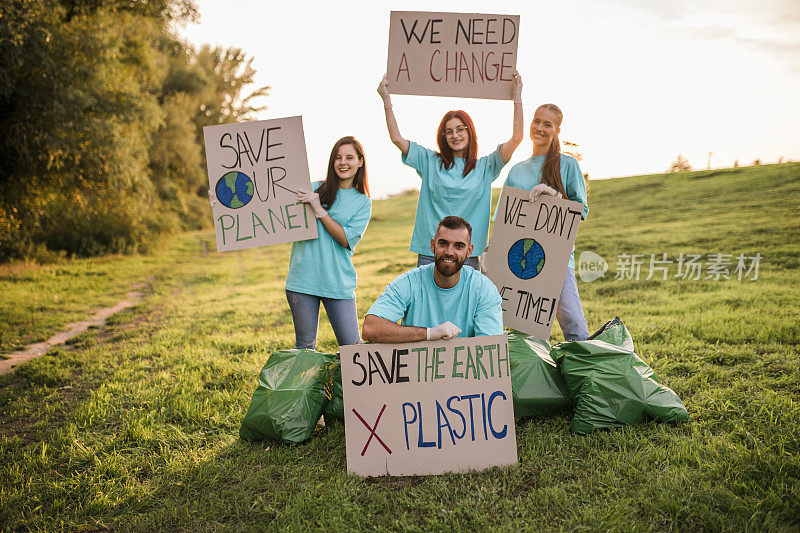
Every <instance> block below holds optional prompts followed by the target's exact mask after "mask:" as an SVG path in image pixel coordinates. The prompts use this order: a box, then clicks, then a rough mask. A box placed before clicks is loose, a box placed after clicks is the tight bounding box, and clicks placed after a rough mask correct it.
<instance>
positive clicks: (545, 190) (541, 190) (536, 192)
mask: <svg viewBox="0 0 800 533" xmlns="http://www.w3.org/2000/svg"><path fill="white" fill-rule="evenodd" d="M543 194H549V195H550V196H557V195H558V193H557V192H556V190H555V189H554V188H552V187H550V186H549V185H546V184H544V183H540V184H539V185H537V186H536V187H534V188H533V189H531V193H530V194H529V195H528V200H529V201H530V202H531V203H533V202H535V201H536V199H537V198H539V196H541V195H543Z"/></svg>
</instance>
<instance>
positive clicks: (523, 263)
mask: <svg viewBox="0 0 800 533" xmlns="http://www.w3.org/2000/svg"><path fill="white" fill-rule="evenodd" d="M508 268H509V269H511V272H513V273H514V275H515V276H517V277H518V278H520V279H531V278H534V277H536V276H537V275H538V274H539V272H541V271H542V268H544V249H543V248H542V245H541V244H539V243H538V242H536V239H520V240H518V241H517V242H515V243H514V244H513V245H512V246H511V248H509V250H508Z"/></svg>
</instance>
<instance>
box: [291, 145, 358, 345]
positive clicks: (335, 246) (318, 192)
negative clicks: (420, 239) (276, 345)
mask: <svg viewBox="0 0 800 533" xmlns="http://www.w3.org/2000/svg"><path fill="white" fill-rule="evenodd" d="M313 189H314V190H313V191H299V192H298V193H297V199H298V200H299V201H301V202H304V203H307V204H310V205H311V209H312V210H313V211H314V215H315V216H316V217H317V233H318V234H319V236H318V237H317V238H316V239H311V240H307V241H297V242H295V243H294V244H292V255H291V258H290V259H289V274H288V275H287V276H286V299H287V300H288V301H289V308H290V309H291V310H292V320H293V321H294V333H295V341H296V344H295V347H296V348H310V349H314V348H315V347H316V343H317V329H318V326H319V304H320V302H322V304H323V305H324V306H325V311H326V312H327V314H328V319H329V320H330V322H331V327H332V328H333V332H334V334H335V335H336V342H338V343H339V345H340V346H341V345H347V344H358V343H359V342H361V339H360V337H359V332H358V329H359V328H358V313H357V311H356V295H355V288H356V281H357V279H356V269H355V267H354V266H353V260H352V257H353V250H355V247H356V245H357V244H358V241H360V240H361V236H362V235H364V232H365V231H366V229H367V224H368V223H369V219H370V216H371V214H372V200H370V197H369V183H368V181H367V161H366V159H365V158H364V148H363V147H362V146H361V143H360V142H358V141H357V140H356V139H355V138H354V137H342V138H341V139H339V140H338V141H336V144H334V145H333V149H332V150H331V155H330V159H329V160H328V173H327V176H326V177H325V181H323V182H315V183H314V184H313Z"/></svg>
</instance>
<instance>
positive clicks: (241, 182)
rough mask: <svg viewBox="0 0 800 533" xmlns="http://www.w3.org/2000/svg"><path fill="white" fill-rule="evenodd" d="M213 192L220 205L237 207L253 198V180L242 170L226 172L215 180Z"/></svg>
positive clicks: (242, 205)
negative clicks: (215, 184)
mask: <svg viewBox="0 0 800 533" xmlns="http://www.w3.org/2000/svg"><path fill="white" fill-rule="evenodd" d="M214 193H215V194H216V195H217V200H219V201H220V203H221V204H222V205H224V206H225V207H229V208H231V209H238V208H240V207H244V206H246V205H247V204H248V203H249V202H250V200H252V199H253V181H252V180H251V179H250V176H248V175H247V174H244V173H242V172H236V171H233V172H228V173H227V174H225V175H224V176H222V177H221V178H220V179H219V181H217V186H216V187H215V188H214Z"/></svg>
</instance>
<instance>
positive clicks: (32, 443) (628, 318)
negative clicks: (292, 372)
mask: <svg viewBox="0 0 800 533" xmlns="http://www.w3.org/2000/svg"><path fill="white" fill-rule="evenodd" d="M753 191H759V192H758V193H754V192H753ZM495 196H496V195H495ZM495 200H496V197H495ZM589 203H590V213H589V218H588V220H587V221H586V223H585V224H584V225H582V227H581V230H580V233H579V235H578V242H577V252H576V256H577V255H578V254H579V253H580V252H581V251H584V250H591V251H593V252H595V253H597V254H599V255H601V256H602V257H604V258H605V259H606V260H607V261H608V263H609V267H610V270H609V272H608V273H607V274H606V277H605V278H602V279H599V280H597V281H594V282H591V283H583V282H580V281H579V284H578V285H579V290H580V292H581V296H582V298H583V303H584V308H585V311H586V315H587V319H588V320H589V328H590V330H593V329H596V328H597V327H599V326H600V325H602V323H603V322H605V321H607V320H609V319H611V318H613V317H614V316H619V317H620V318H621V319H622V320H623V322H624V323H625V324H626V326H627V327H628V328H629V330H630V331H631V334H632V336H633V339H634V342H635V343H636V346H637V353H638V354H639V355H640V356H641V357H642V358H643V359H644V360H645V361H647V362H648V363H649V364H650V365H651V366H652V367H653V368H654V369H655V370H656V372H657V373H658V375H659V377H660V379H661V381H662V383H664V384H666V385H668V386H669V387H671V388H672V389H673V390H674V391H675V392H676V393H678V395H679V396H680V397H681V398H682V399H683V401H684V403H685V404H686V407H687V409H688V410H689V413H690V414H691V416H692V419H693V420H692V421H691V422H689V423H685V424H681V425H664V424H644V425H639V426H634V427H629V428H625V429H621V430H614V431H603V432H597V433H594V434H591V435H589V436H584V437H578V436H573V435H571V434H570V431H569V415H568V414H565V415H561V416H555V417H548V418H541V419H533V420H525V421H519V422H518V425H517V440H518V452H519V465H518V466H516V467H513V468H505V469H491V470H488V471H484V472H481V473H474V474H468V475H443V476H432V477H413V478H380V479H361V478H357V477H354V476H348V475H347V473H346V469H345V445H344V431H343V426H342V425H341V424H337V425H334V426H332V427H329V428H327V429H326V430H325V431H323V432H321V433H320V434H319V435H317V436H315V437H314V438H312V439H311V440H310V441H308V442H307V443H305V444H302V445H296V446H289V445H282V444H278V443H270V442H265V443H250V442H242V441H240V440H239V439H238V430H239V425H240V422H241V419H242V416H243V415H244V412H245V410H246V409H247V406H248V404H249V400H250V397H251V395H252V392H253V389H254V387H255V377H256V375H257V373H258V371H259V370H260V368H261V366H262V365H263V364H264V362H265V360H266V359H267V357H268V356H269V354H270V353H271V352H273V351H275V350H277V349H281V348H289V347H292V346H293V342H294V333H293V327H292V321H291V316H290V314H289V309H288V305H287V304H286V301H285V296H284V293H283V284H284V279H285V276H286V268H287V265H288V256H289V246H288V245H278V246H271V247H266V248H259V249H251V250H246V251H242V252H228V253H224V254H217V253H215V252H213V247H214V244H213V236H212V235H211V234H210V233H208V232H206V233H190V234H184V235H181V236H179V237H178V238H176V239H175V241H174V243H173V244H172V246H170V247H169V248H167V249H164V250H162V251H160V252H157V253H155V254H153V255H150V256H146V257H138V256H128V257H109V258H103V259H93V260H75V261H65V262H63V263H60V264H57V265H49V266H34V265H5V266H0V293H1V294H2V295H3V297H2V298H1V299H0V351H2V352H8V351H10V350H13V349H17V348H19V347H21V346H23V345H24V344H26V343H29V342H33V341H37V340H42V339H44V338H47V337H49V336H50V335H51V334H53V333H55V332H56V331H58V329H59V328H60V327H61V326H63V324H65V323H67V322H69V321H72V320H75V319H76V318H82V317H84V316H85V315H86V314H88V312H89V311H91V310H94V309H95V308H97V307H100V306H103V305H110V304H112V303H114V302H116V301H118V300H119V299H121V298H122V297H123V295H124V294H125V292H127V291H128V290H129V287H130V285H131V284H132V283H138V282H147V283H149V287H150V288H149V291H148V294H147V296H146V298H145V300H144V301H143V302H142V303H140V304H139V305H137V306H136V307H135V308H133V309H131V310H128V311H125V312H123V313H121V314H119V315H116V316H115V317H113V318H112V319H110V320H109V322H108V324H107V326H106V327H104V328H99V329H93V330H90V331H88V332H86V333H84V334H82V335H81V336H79V337H78V338H76V339H75V340H74V341H72V342H71V343H70V344H69V345H68V346H67V347H65V348H63V349H56V350H52V351H51V352H50V353H48V354H47V355H45V356H43V357H41V358H39V359H37V360H34V361H31V362H29V363H26V364H24V365H23V366H21V367H20V368H19V369H18V370H17V371H16V373H15V374H13V375H9V376H4V377H0V424H1V426H0V529H2V530H16V529H79V530H103V529H106V528H108V529H115V530H151V529H165V530H201V531H202V530H217V529H226V530H227V529H232V530H277V529H283V528H288V529H292V530H301V529H306V528H309V527H324V528H329V529H332V530H340V529H438V530H451V529H471V530H478V529H484V528H498V529H507V530H514V529H524V528H529V529H545V530H551V529H552V530H558V529H578V530H607V529H615V530H697V529H701V530H730V531H740V530H778V531H781V530H795V531H796V530H798V529H799V528H800V348H798V341H799V340H800V313H798V302H800V268H799V267H800V224H799V223H798V217H797V213H796V210H797V208H798V205H799V204H800V164H783V165H771V166H761V167H750V168H740V169H730V170H720V171H706V172H693V173H685V174H672V175H655V176H641V177H634V178H626V179H620V180H609V181H602V182H593V183H592V184H591V191H590V195H589ZM415 205H416V193H407V194H404V195H401V196H399V197H395V198H392V199H389V200H383V201H376V202H375V203H374V209H373V213H374V214H373V218H372V221H371V223H370V226H369V228H368V230H367V233H366V235H365V237H364V240H363V241H362V243H361V244H360V245H359V248H358V249H357V251H356V254H355V264H356V267H357V269H358V275H359V288H358V292H357V294H358V309H359V312H360V313H361V314H362V315H363V314H364V313H365V312H366V310H367V309H368V307H369V305H370V304H371V303H372V301H373V300H374V299H375V298H376V297H377V295H378V294H379V293H380V291H381V290H382V289H383V287H384V286H385V284H386V283H388V282H389V281H390V280H391V279H392V278H393V277H394V276H396V275H397V274H399V273H400V272H403V271H405V270H406V269H408V268H409V267H410V266H411V265H412V264H413V262H414V259H415V258H414V256H413V255H412V254H411V253H410V252H408V249H407V248H408V242H409V241H410V237H411V229H412V223H413V216H414V208H415ZM204 243H205V244H204ZM206 247H210V248H211V250H212V251H211V252H209V253H204V249H205V248H206ZM757 253H758V254H760V257H761V260H760V263H759V271H758V277H757V279H752V277H754V276H753V273H752V272H751V273H750V275H749V276H743V279H742V280H739V279H738V277H737V275H735V274H734V275H732V276H731V279H719V280H715V279H713V276H712V278H711V279H706V277H707V275H708V274H709V271H708V270H707V267H708V265H709V264H710V263H711V262H712V259H711V258H709V254H730V256H731V258H730V260H731V262H732V264H731V265H730V269H729V270H731V271H732V270H733V269H734V267H735V265H736V262H737V256H738V255H739V254H744V255H745V257H752V256H755V255H756V254H757ZM621 254H629V255H634V254H636V255H641V256H642V257H643V260H644V264H643V266H642V270H641V276H640V277H639V279H635V277H634V278H633V279H628V276H623V277H622V278H621V279H616V278H617V276H616V275H615V271H617V270H618V267H620V266H621V264H620V262H618V258H619V256H620V255H621ZM651 254H655V255H656V258H657V259H660V258H662V257H663V256H662V254H667V258H668V259H670V260H673V261H676V262H674V263H672V264H669V265H667V266H668V279H666V280H663V279H662V276H661V274H660V273H659V274H658V275H655V276H653V277H652V278H651V279H649V280H647V279H645V278H647V277H648V272H649V267H650V264H649V262H650V257H651ZM680 254H684V256H687V255H688V254H701V255H702V261H703V262H704V265H705V267H706V268H705V269H704V270H703V272H702V275H701V279H699V280H692V279H680V278H677V277H676V276H675V274H676V273H677V268H678V265H677V259H678V257H679V256H680ZM320 325H321V327H320V340H319V347H320V349H322V350H326V351H336V344H335V339H334V336H333V333H332V331H331V329H330V326H329V325H328V323H327V319H326V318H325V316H324V313H323V316H322V318H321V320H320ZM560 339H561V333H560V331H559V330H558V328H557V327H556V328H555V329H554V332H553V337H552V338H551V341H552V342H556V341H558V340H560Z"/></svg>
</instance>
